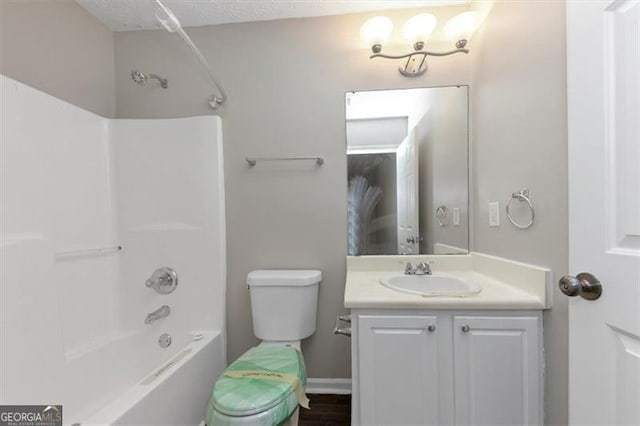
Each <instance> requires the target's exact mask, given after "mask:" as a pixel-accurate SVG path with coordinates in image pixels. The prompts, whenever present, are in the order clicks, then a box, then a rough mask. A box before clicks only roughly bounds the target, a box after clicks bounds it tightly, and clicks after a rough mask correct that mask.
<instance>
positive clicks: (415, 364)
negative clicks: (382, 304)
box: [358, 315, 441, 426]
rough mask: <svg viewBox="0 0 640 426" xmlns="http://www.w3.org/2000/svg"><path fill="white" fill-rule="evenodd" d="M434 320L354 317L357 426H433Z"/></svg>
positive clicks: (435, 386)
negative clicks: (356, 370) (357, 398)
mask: <svg viewBox="0 0 640 426" xmlns="http://www.w3.org/2000/svg"><path fill="white" fill-rule="evenodd" d="M435 327H436V317H435V316H387V315H385V316H369V315H361V316H359V317H358V345H359V347H358V354H359V362H360V368H359V382H360V387H359V389H360V391H359V402H360V424H362V425H367V426H369V425H396V426H400V425H438V424H441V422H440V419H439V411H438V401H439V399H438V340H437V335H436V333H435V330H436V329H435Z"/></svg>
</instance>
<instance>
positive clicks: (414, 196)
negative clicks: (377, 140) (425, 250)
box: [396, 129, 420, 254]
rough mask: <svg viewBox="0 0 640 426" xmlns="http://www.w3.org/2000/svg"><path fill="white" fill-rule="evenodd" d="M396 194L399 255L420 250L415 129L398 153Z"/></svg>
mask: <svg viewBox="0 0 640 426" xmlns="http://www.w3.org/2000/svg"><path fill="white" fill-rule="evenodd" d="M396 192H397V211H398V254H417V253H418V252H419V250H420V229H419V225H418V223H419V222H418V220H419V219H418V208H419V205H418V144H417V143H416V135H415V129H413V130H411V132H409V134H408V135H407V137H406V138H405V139H404V140H403V141H402V143H401V144H400V145H399V146H398V149H397V151H396Z"/></svg>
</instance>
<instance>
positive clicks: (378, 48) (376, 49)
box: [371, 43, 382, 53]
mask: <svg viewBox="0 0 640 426" xmlns="http://www.w3.org/2000/svg"><path fill="white" fill-rule="evenodd" d="M371 51H372V52H373V53H380V52H382V45H381V44H380V43H376V44H374V45H372V46H371Z"/></svg>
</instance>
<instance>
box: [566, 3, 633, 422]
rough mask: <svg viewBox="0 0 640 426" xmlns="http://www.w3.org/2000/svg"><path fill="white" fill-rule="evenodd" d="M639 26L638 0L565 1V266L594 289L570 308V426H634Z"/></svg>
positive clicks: (580, 285) (571, 284) (575, 283)
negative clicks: (598, 291) (596, 293)
mask: <svg viewBox="0 0 640 426" xmlns="http://www.w3.org/2000/svg"><path fill="white" fill-rule="evenodd" d="M639 24H640V2H639V1H638V0H617V1H611V0H609V1H600V0H593V1H568V2H567V79H568V120H569V121H568V125H569V127H568V130H569V252H570V253H569V267H570V272H571V274H573V275H575V274H577V273H580V272H587V273H590V274H592V275H593V276H594V277H596V278H597V279H598V280H599V281H600V282H601V283H602V287H601V288H602V295H601V296H600V297H599V298H598V299H596V300H587V299H585V298H583V297H580V294H578V295H576V297H574V298H572V299H571V302H570V306H569V327H570V328H569V422H570V423H571V424H573V425H583V424H600V425H605V424H606V425H611V424H639V423H640V182H639V181H640V174H639V171H638V170H639V168H640V130H639V126H640V124H639V121H640V109H639V98H640V94H639V91H640V81H639V80H640V67H639V66H638V64H639V61H640V58H639V56H640V32H639V29H638V27H639ZM579 278H581V279H577V280H576V279H573V278H571V277H569V278H565V279H563V280H562V281H561V288H563V285H564V286H565V288H564V289H563V291H566V292H575V291H576V290H583V289H588V286H589V283H590V282H593V279H591V277H589V276H588V275H583V276H580V277H579ZM592 294H593V293H592ZM585 295H588V293H586V294H585Z"/></svg>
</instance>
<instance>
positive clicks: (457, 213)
mask: <svg viewBox="0 0 640 426" xmlns="http://www.w3.org/2000/svg"><path fill="white" fill-rule="evenodd" d="M453 226H460V207H454V208H453Z"/></svg>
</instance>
